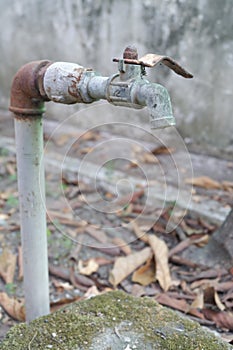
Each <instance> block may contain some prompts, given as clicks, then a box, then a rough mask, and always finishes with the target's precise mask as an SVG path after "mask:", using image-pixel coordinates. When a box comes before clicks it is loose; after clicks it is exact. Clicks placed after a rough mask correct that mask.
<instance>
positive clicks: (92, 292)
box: [84, 286, 101, 299]
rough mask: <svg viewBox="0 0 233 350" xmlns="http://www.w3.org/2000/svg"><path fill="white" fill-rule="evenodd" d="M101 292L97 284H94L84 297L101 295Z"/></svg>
mask: <svg viewBox="0 0 233 350" xmlns="http://www.w3.org/2000/svg"><path fill="white" fill-rule="evenodd" d="M100 294H101V292H100V291H99V290H98V288H97V287H96V286H92V287H90V288H88V290H87V291H86V293H85V294H84V299H89V298H92V297H95V296H97V295H100Z"/></svg>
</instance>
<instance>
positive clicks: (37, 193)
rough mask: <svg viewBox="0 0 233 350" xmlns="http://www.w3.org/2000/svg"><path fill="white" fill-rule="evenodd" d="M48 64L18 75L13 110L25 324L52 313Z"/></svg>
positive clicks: (41, 63) (32, 66)
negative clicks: (47, 197)
mask: <svg viewBox="0 0 233 350" xmlns="http://www.w3.org/2000/svg"><path fill="white" fill-rule="evenodd" d="M49 65H50V62H49V61H37V62H31V63H29V64H27V65H25V66H23V67H22V68H21V69H20V70H19V71H18V72H17V73H16V75H15V77H14V80H13V83H12V88H11V105H10V110H11V111H12V112H13V113H14V117H15V118H14V119H15V140H16V158H17V172H18V191H19V203H20V222H21V242H22V248H23V270H24V294H25V309H26V321H27V322H30V321H32V320H33V319H35V318H37V317H39V316H42V315H46V314H48V313H49V309H50V305H49V283H48V253H47V234H46V213H45V184H44V164H43V126H42V116H43V112H44V101H47V100H48V98H47V96H46V95H45V93H44V90H43V84H42V81H43V74H44V72H45V70H46V68H47V67H48V66H49Z"/></svg>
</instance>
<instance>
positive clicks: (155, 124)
mask: <svg viewBox="0 0 233 350" xmlns="http://www.w3.org/2000/svg"><path fill="white" fill-rule="evenodd" d="M134 85H135V86H133V87H132V89H131V94H132V95H134V101H135V103H137V104H139V105H141V106H147V108H148V111H149V115H150V124H151V129H161V128H166V127H168V126H173V125H175V124H176V122H175V118H174V117H173V113H172V106H171V100H170V96H169V94H168V91H167V89H166V88H165V87H164V86H162V85H160V84H156V83H149V82H147V81H144V82H143V83H138V82H137V81H136V82H135V84H134Z"/></svg>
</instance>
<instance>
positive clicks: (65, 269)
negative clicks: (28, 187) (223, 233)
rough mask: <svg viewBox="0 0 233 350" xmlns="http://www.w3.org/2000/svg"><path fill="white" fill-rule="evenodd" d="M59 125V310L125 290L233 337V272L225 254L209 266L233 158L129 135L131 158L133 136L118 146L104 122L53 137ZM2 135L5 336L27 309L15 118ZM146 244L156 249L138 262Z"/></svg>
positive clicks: (51, 143) (54, 218) (50, 198)
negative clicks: (206, 258)
mask: <svg viewBox="0 0 233 350" xmlns="http://www.w3.org/2000/svg"><path fill="white" fill-rule="evenodd" d="M51 125H52V129H53V128H54V125H56V122H54V124H51V123H47V124H46V123H45V145H46V146H45V158H46V160H45V163H46V209H47V218H48V229H47V239H48V255H49V269H50V300H51V309H52V311H54V310H56V309H57V308H59V307H61V306H62V305H65V304H67V303H70V302H72V301H74V300H79V299H80V298H83V297H86V296H88V295H90V294H93V295H95V294H98V293H99V292H104V291H106V290H110V289H114V288H117V289H120V290H124V291H125V292H127V293H130V294H132V295H137V296H150V297H151V298H155V299H156V300H157V301H159V302H160V303H161V304H163V305H167V306H168V307H171V308H173V309H176V310H179V311H181V312H183V313H185V314H187V317H190V318H192V319H195V320H197V321H198V322H199V323H200V324H201V325H203V326H207V327H209V328H211V329H213V330H215V331H217V332H218V333H219V334H220V335H221V336H222V337H223V338H224V339H225V340H226V341H228V342H231V341H232V340H233V333H232V332H233V313H232V311H231V310H232V307H233V276H232V275H233V270H232V269H229V268H226V266H227V265H226V264H225V262H224V263H221V261H220V262H219V263H218V264H215V265H213V264H212V262H211V261H210V262H209V264H206V263H205V264H202V263H201V251H202V247H204V246H207V245H208V241H209V239H210V237H211V235H212V234H213V232H215V231H216V230H217V229H218V227H219V226H220V225H221V223H222V222H223V220H224V218H225V217H226V215H227V213H228V212H229V210H230V207H231V206H232V203H233V175H232V170H233V163H232V162H231V161H230V160H229V159H228V157H226V159H224V156H222V157H221V158H220V157H213V156H208V155H206V154H196V153H194V152H188V151H187V150H186V149H185V148H184V147H183V148H182V149H179V148H177V147H173V144H172V141H171V142H168V145H165V146H164V145H161V144H152V143H150V142H147V143H144V142H143V141H141V142H140V143H138V142H137V143H135V142H131V144H130V147H131V148H130V149H131V153H130V158H129V157H128V153H127V154H126V155H124V152H123V153H122V149H125V143H124V142H128V141H127V140H125V139H124V140H122V139H121V140H120V142H118V141H117V142H114V143H113V141H114V140H115V141H116V139H119V135H113V134H110V133H109V132H107V131H106V130H102V129H101V130H92V131H88V132H85V133H83V132H82V130H76V131H75V133H74V132H73V130H72V128H70V129H67V130H66V131H65V132H64V131H63V132H61V131H60V132H58V133H56V134H51ZM0 133H1V138H2V141H1V143H0V179H1V182H0V191H1V192H0V207H1V212H0V276H1V279H0V295H1V296H0V304H1V305H2V306H1V307H0V339H3V337H4V336H5V334H6V332H7V330H8V329H9V328H10V327H12V326H13V325H14V324H15V323H17V322H19V320H22V319H23V316H24V315H23V309H22V304H23V300H21V299H22V298H23V282H22V281H23V271H22V260H21V259H22V250H21V243H20V218H19V199H18V192H17V169H16V157H15V148H14V133H13V121H12V120H10V119H9V118H8V117H6V118H4V117H3V118H2V121H1V122H0ZM71 139H72V142H71ZM184 149H185V152H184ZM122 154H123V155H124V157H123V156H122ZM64 155H65V157H66V161H65V162H63V157H64ZM188 156H189V157H190V159H191V160H190V163H188V160H187V159H188ZM174 159H175V163H176V169H175V170H176V171H174V164H173V163H174ZM172 161H173V163H172ZM61 164H62V172H61ZM189 164H192V169H190V167H189ZM59 167H60V169H59ZM177 169H178V170H177ZM192 171H193V173H192ZM177 173H178V176H177ZM192 174H193V175H192ZM164 178H165V180H166V183H165V182H164ZM177 178H179V179H178V180H179V181H178V180H177ZM190 179H192V181H191V180H190ZM145 180H146V181H145ZM129 182H131V183H133V186H132V185H130V184H129ZM116 183H117V187H116ZM191 183H193V185H194V186H193V187H192V185H191ZM148 184H149V185H148ZM164 184H166V189H167V191H166V201H165V200H163V196H164V188H165V187H164ZM177 188H178V191H177ZM178 192H179V195H177V193H178ZM190 197H191V204H192V205H188V201H189V199H190ZM168 226H169V227H168ZM168 228H169V229H168ZM160 244H161V247H162V250H161V251H160V252H159V251H158V249H157V248H156V247H158V246H160ZM190 247H192V249H196V250H195V251H196V254H200V263H198V262H197V261H196V260H195V261H194V260H193V259H192V256H193V255H192V256H191V255H190V256H189V254H188V253H187V252H188V249H189V248H190ZM146 248H148V249H149V248H150V249H151V254H150V255H149V256H146V257H145V259H144V261H143V260H140V259H139V258H138V256H142V255H143V252H145V249H146ZM160 253H161V254H160ZM192 254H193V251H192ZM217 254H218V252H216V255H217ZM130 259H133V262H132V264H133V267H132V268H131V270H129V269H128V265H129V261H131V260H130ZM6 261H7V264H6ZM228 262H229V264H231V261H228ZM9 266H11V268H10V269H9ZM161 266H162V267H164V266H165V269H163V268H161ZM159 270H160V274H159ZM119 272H120V273H119ZM119 274H120V276H119ZM6 296H7V298H9V299H7V302H6ZM19 301H20V302H19ZM10 303H12V305H13V306H12V307H10V308H9V305H10ZM6 304H7V305H8V306H7V305H6ZM19 311H20V312H19Z"/></svg>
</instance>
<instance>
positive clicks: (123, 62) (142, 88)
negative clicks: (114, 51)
mask: <svg viewBox="0 0 233 350" xmlns="http://www.w3.org/2000/svg"><path fill="white" fill-rule="evenodd" d="M113 61H114V62H118V70H119V72H118V73H116V74H113V75H112V76H110V77H103V76H100V75H98V73H96V72H95V71H93V70H92V69H87V68H84V67H82V66H79V65H77V64H73V63H65V62H56V63H53V64H51V65H50V66H49V67H48V68H47V70H46V72H45V74H44V91H45V94H46V96H47V97H48V98H49V100H52V101H55V102H61V103H68V104H69V103H77V102H82V103H92V102H94V101H97V100H100V99H106V100H107V101H108V102H109V103H111V104H113V105H115V106H124V107H131V108H136V109H140V108H143V107H145V106H147V108H148V110H149V114H150V122H151V128H152V129H157V128H164V127H167V126H171V125H175V119H174V117H173V114H172V107H171V101H170V97H169V94H168V92H167V90H166V89H165V87H163V86H162V85H160V84H156V83H150V82H149V81H148V80H146V79H145V67H154V66H155V65H156V64H158V63H163V64H165V65H167V66H168V67H169V68H171V69H173V70H174V71H175V72H176V73H177V74H180V75H182V76H183V77H185V78H192V75H191V74H190V73H188V72H187V71H186V70H185V69H184V68H182V67H181V66H180V65H178V63H177V62H175V61H174V60H172V59H171V58H169V57H166V56H160V55H155V54H147V55H145V56H143V57H142V58H141V59H139V60H138V53H137V49H136V48H135V47H131V46H128V47H127V48H126V49H125V51H124V53H123V58H122V59H118V58H114V59H113Z"/></svg>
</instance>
